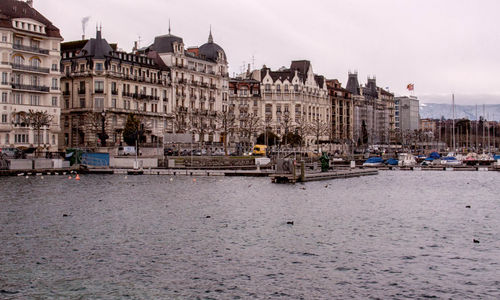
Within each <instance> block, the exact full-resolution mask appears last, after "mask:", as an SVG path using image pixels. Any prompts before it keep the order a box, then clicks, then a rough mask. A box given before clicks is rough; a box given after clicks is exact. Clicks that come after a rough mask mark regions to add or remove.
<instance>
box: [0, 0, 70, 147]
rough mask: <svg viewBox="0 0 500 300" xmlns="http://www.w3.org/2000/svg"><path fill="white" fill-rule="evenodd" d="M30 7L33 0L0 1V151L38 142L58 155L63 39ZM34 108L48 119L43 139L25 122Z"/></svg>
mask: <svg viewBox="0 0 500 300" xmlns="http://www.w3.org/2000/svg"><path fill="white" fill-rule="evenodd" d="M32 6H33V1H28V2H23V1H16V0H2V1H0V38H1V40H0V59H1V64H0V73H1V76H2V78H1V81H0V97H1V98H0V115H1V119H0V147H36V146H38V144H40V146H41V147H42V148H43V150H46V151H57V149H58V134H59V132H60V124H59V119H60V118H59V117H60V108H59V103H60V94H61V92H60V89H59V86H60V85H59V80H60V72H59V64H60V59H61V56H60V43H61V41H62V37H61V35H60V33H59V29H57V28H56V27H55V26H54V25H53V24H52V23H51V22H50V21H49V20H47V19H46V18H45V17H44V16H42V15H41V14H40V13H39V12H38V11H37V10H36V9H34V8H33V7H32ZM30 110H32V111H38V112H46V113H47V114H48V115H50V118H51V122H50V125H48V126H43V128H42V130H41V132H40V136H38V134H37V131H35V130H33V128H32V127H30V126H28V125H27V124H26V123H25V122H24V120H23V119H22V115H23V113H27V112H29V111H30Z"/></svg>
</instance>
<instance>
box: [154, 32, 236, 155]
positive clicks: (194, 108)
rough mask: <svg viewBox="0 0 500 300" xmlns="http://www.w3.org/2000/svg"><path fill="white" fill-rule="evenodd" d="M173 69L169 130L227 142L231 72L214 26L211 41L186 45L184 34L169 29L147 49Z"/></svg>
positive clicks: (203, 140)
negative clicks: (189, 46) (226, 127)
mask: <svg viewBox="0 0 500 300" xmlns="http://www.w3.org/2000/svg"><path fill="white" fill-rule="evenodd" d="M144 53H145V54H147V55H148V57H157V58H158V59H159V62H161V63H163V64H164V65H165V66H167V67H168V68H169V69H170V75H171V84H172V87H171V89H172V97H171V98H169V101H168V103H166V105H167V111H166V112H167V113H171V114H173V115H174V118H172V119H170V118H169V119H168V120H167V127H166V131H167V132H168V133H192V135H193V139H194V141H196V142H200V143H203V144H205V145H208V144H211V145H217V144H220V143H221V142H223V138H224V136H226V135H225V134H223V133H221V132H222V131H224V129H223V127H224V124H222V123H224V121H223V119H227V115H228V114H229V111H230V107H229V103H228V100H229V98H228V92H229V74H228V63H227V58H226V53H225V52H224V50H223V49H222V47H221V46H219V45H218V44H216V43H215V42H214V39H213V36H212V31H211V30H210V33H209V36H208V41H207V43H205V44H203V45H201V46H199V47H191V48H187V49H185V48H184V42H183V39H182V38H181V37H178V36H175V35H172V34H170V29H169V33H168V34H166V35H162V36H157V37H156V38H155V40H154V42H153V44H152V45H150V46H149V47H147V48H146V49H145V50H144Z"/></svg>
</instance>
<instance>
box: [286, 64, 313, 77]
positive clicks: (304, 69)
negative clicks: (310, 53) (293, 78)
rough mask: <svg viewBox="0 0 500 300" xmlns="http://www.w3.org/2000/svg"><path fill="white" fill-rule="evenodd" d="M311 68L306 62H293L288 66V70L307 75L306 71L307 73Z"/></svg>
mask: <svg viewBox="0 0 500 300" xmlns="http://www.w3.org/2000/svg"><path fill="white" fill-rule="evenodd" d="M310 67H311V62H310V61H308V60H293V61H292V64H291V65H290V69H291V70H292V71H295V70H298V71H299V73H302V74H304V75H305V74H307V71H309V68H310Z"/></svg>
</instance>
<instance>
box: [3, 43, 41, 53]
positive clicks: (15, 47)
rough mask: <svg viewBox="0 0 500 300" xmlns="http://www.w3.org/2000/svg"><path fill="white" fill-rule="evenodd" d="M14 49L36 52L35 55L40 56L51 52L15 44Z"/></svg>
mask: <svg viewBox="0 0 500 300" xmlns="http://www.w3.org/2000/svg"><path fill="white" fill-rule="evenodd" d="M12 48H14V49H16V50H22V51H28V52H35V53H40V54H49V50H47V49H40V48H38V47H32V46H25V45H19V44H13V45H12Z"/></svg>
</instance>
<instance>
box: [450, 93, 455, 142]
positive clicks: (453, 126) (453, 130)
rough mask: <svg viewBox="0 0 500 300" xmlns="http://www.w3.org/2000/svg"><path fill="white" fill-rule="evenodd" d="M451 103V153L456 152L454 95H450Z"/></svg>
mask: <svg viewBox="0 0 500 300" xmlns="http://www.w3.org/2000/svg"><path fill="white" fill-rule="evenodd" d="M451 102H452V107H453V122H452V139H453V152H455V151H456V145H455V94H451Z"/></svg>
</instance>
